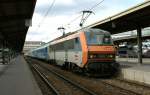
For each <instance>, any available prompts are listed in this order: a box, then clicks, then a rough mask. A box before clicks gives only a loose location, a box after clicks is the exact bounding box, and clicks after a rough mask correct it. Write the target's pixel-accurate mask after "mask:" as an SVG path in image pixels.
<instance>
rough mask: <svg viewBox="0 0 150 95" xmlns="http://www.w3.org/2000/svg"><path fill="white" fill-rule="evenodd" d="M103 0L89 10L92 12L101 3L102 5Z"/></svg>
mask: <svg viewBox="0 0 150 95" xmlns="http://www.w3.org/2000/svg"><path fill="white" fill-rule="evenodd" d="M104 1H105V0H101V1H100V2H98V3H96V4H95V5H94V6H92V7H91V8H90V9H89V10H90V11H92V10H94V9H95V8H96V7H98V6H99V5H100V4H101V3H103V2H104Z"/></svg>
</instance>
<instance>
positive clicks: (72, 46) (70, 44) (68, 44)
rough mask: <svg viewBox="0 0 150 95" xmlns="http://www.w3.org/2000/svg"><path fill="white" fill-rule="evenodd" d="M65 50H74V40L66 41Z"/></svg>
mask: <svg viewBox="0 0 150 95" xmlns="http://www.w3.org/2000/svg"><path fill="white" fill-rule="evenodd" d="M67 48H68V49H74V40H73V39H71V40H68V41H67Z"/></svg>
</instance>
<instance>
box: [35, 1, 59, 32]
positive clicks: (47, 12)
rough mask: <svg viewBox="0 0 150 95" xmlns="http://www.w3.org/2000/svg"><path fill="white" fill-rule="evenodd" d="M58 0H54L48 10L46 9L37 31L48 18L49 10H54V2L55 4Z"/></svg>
mask: <svg viewBox="0 0 150 95" xmlns="http://www.w3.org/2000/svg"><path fill="white" fill-rule="evenodd" d="M55 1H56V0H53V1H52V3H51V5H50V6H49V8H48V10H47V11H46V13H45V15H44V16H43V18H42V20H41V21H40V22H39V24H38V27H37V29H36V31H38V29H39V28H40V25H42V23H43V22H44V20H45V19H46V17H47V15H48V14H49V12H50V11H51V10H52V8H53V6H54V4H55Z"/></svg>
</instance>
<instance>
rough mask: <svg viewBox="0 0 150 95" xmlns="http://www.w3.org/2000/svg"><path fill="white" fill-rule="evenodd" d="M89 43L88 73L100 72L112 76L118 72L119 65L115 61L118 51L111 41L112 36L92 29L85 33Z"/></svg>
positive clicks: (86, 67) (86, 66)
mask: <svg viewBox="0 0 150 95" xmlns="http://www.w3.org/2000/svg"><path fill="white" fill-rule="evenodd" d="M85 36H86V42H87V50H88V56H87V64H86V65H85V69H86V70H87V71H88V72H93V73H95V72H98V73H100V74H102V75H110V74H113V73H115V72H117V71H118V67H119V64H118V63H116V61H115V54H116V50H115V47H114V45H113V41H112V39H111V34H110V33H109V32H107V31H104V30H100V29H93V30H92V29H91V30H89V31H87V32H86V33H85Z"/></svg>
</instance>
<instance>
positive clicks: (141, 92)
mask: <svg viewBox="0 0 150 95" xmlns="http://www.w3.org/2000/svg"><path fill="white" fill-rule="evenodd" d="M102 82H104V83H106V84H108V85H112V86H116V87H118V88H120V89H126V90H128V91H129V92H131V93H135V94H136V95H150V86H149V85H146V84H142V83H137V82H133V81H129V80H125V79H121V78H115V79H108V80H102Z"/></svg>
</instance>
